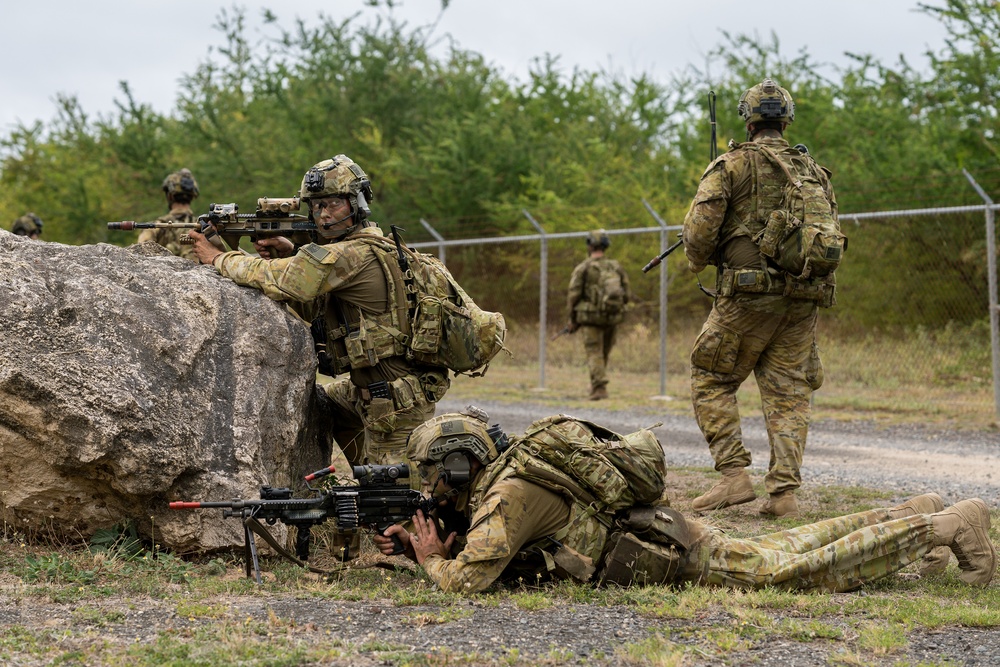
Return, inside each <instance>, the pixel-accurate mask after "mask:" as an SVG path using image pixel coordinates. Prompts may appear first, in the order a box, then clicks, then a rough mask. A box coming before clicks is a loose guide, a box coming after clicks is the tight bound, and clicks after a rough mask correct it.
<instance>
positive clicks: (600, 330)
mask: <svg viewBox="0 0 1000 667" xmlns="http://www.w3.org/2000/svg"><path fill="white" fill-rule="evenodd" d="M610 245H611V240H610V239H608V235H607V233H606V232H605V231H604V230H603V229H598V230H596V231H593V232H590V234H589V235H588V236H587V254H588V256H587V259H585V260H583V261H582V262H580V263H579V264H577V266H576V268H574V269H573V275H572V276H571V277H570V279H569V293H568V295H567V297H566V310H567V311H568V312H567V314H568V317H569V325H568V327H567V330H568V331H569V333H573V332H575V331H576V330H578V329H579V330H580V331H581V333H582V335H583V349H584V352H585V353H586V355H587V366H588V368H589V369H590V400H592V401H599V400H602V399H605V398H607V397H608V372H607V368H608V356H609V355H610V354H611V348H612V347H613V346H614V344H615V329H616V328H617V326H618V325H619V324H620V323H621V321H622V319H623V318H624V316H625V304H627V303H628V301H629V297H630V293H629V282H628V274H627V273H625V270H624V269H622V267H621V265H620V264H619V263H618V262H617V260H614V259H611V258H610V257H606V256H605V254H604V253H605V251H606V250H607V249H608V247H609V246H610Z"/></svg>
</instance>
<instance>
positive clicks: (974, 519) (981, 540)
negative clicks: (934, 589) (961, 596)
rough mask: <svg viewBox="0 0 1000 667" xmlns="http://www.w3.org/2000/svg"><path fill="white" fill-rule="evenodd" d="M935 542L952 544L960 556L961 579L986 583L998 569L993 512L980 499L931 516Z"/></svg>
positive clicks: (946, 544)
mask: <svg viewBox="0 0 1000 667" xmlns="http://www.w3.org/2000/svg"><path fill="white" fill-rule="evenodd" d="M931 528H932V530H933V532H934V544H935V545H944V546H948V547H951V550H952V552H954V554H955V557H956V558H958V568H959V569H960V570H961V572H960V573H959V575H958V578H959V579H961V580H962V581H964V582H965V583H967V584H972V585H973V586H986V585H987V584H989V583H990V581H991V580H992V579H993V573H994V572H995V571H996V569H997V552H996V549H995V548H994V547H993V544H992V543H991V542H990V538H989V530H990V511H989V509H988V508H987V507H986V503H984V502H983V501H982V500H980V499H979V498H973V499H972V500H962V501H959V502H957V503H955V504H954V505H952V506H951V507H949V508H948V509H946V510H944V511H943V512H938V513H937V514H932V515H931Z"/></svg>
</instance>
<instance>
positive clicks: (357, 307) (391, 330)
mask: <svg viewBox="0 0 1000 667" xmlns="http://www.w3.org/2000/svg"><path fill="white" fill-rule="evenodd" d="M363 235H378V236H381V235H382V232H381V230H380V229H379V228H378V227H360V228H359V229H358V230H357V231H355V232H353V233H352V234H350V235H348V236H346V237H345V238H344V239H343V240H339V241H338V242H336V243H330V244H327V245H317V244H309V245H306V246H304V247H302V248H301V249H300V250H299V251H298V252H297V253H296V254H295V255H294V256H292V257H288V258H283V259H274V260H264V259H260V258H257V257H251V256H247V255H243V254H242V253H238V252H229V253H224V254H222V255H219V256H218V257H217V258H216V259H215V261H214V266H215V268H216V269H217V270H218V271H219V273H220V274H222V275H223V276H226V277H228V278H230V279H232V280H233V281H235V282H237V283H239V284H240V285H248V286H250V287H256V288H257V289H259V290H261V291H263V292H264V294H266V295H267V296H268V297H270V298H272V299H274V300H276V301H291V302H292V303H293V304H294V306H295V308H296V310H297V311H298V312H299V314H300V315H302V317H303V319H305V320H306V321H307V322H311V321H313V320H314V319H316V318H317V317H322V318H323V321H324V323H325V327H326V331H327V336H328V340H327V350H328V352H330V356H331V359H332V363H333V369H334V374H339V373H343V372H348V373H349V374H350V376H349V378H344V379H340V380H335V381H334V382H332V383H330V384H327V385H325V387H324V389H325V391H326V393H327V395H328V396H329V397H330V399H331V400H332V401H333V406H334V407H333V410H334V412H335V420H334V421H335V423H336V424H337V431H336V432H335V433H334V435H335V437H336V439H337V442H338V444H339V445H340V446H341V448H342V449H343V450H344V453H345V454H346V455H347V457H348V459H350V460H351V462H352V463H361V462H363V461H368V462H370V463H380V464H388V463H400V462H402V461H405V450H406V440H407V437H408V436H409V434H410V432H411V431H412V430H413V429H414V428H415V427H416V426H417V425H419V424H421V423H422V422H424V421H426V420H427V419H429V418H431V417H432V416H433V415H434V409H435V403H436V402H437V401H438V400H440V399H441V397H442V396H443V395H444V393H445V392H446V391H447V389H448V387H449V384H450V383H449V380H448V375H447V370H446V369H443V368H422V367H416V366H414V365H413V364H411V363H410V362H408V361H407V360H406V357H405V351H406V349H405V347H404V346H403V344H402V342H401V341H400V340H399V338H398V335H399V333H400V332H399V330H398V326H394V324H397V325H398V322H397V321H396V320H395V319H394V318H397V317H398V313H394V312H392V311H393V309H392V308H391V307H390V306H391V304H392V303H395V301H393V300H392V299H395V298H396V297H395V296H394V294H395V293H394V292H393V290H395V289H396V286H394V285H392V284H391V281H390V279H389V277H388V276H389V274H388V273H387V272H386V271H385V270H384V269H383V267H382V265H381V263H380V260H379V258H378V256H377V254H376V252H375V251H374V250H373V249H372V246H371V245H370V244H368V243H366V242H364V241H363V240H359V237H361V236H363ZM403 306H404V307H405V304H403ZM381 382H384V383H386V384H387V385H388V386H387V390H388V393H389V398H379V397H377V396H372V391H373V390H374V389H375V387H373V385H376V387H378V386H379V385H378V384H377V383H381ZM376 393H378V392H377V390H376Z"/></svg>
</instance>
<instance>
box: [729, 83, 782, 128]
mask: <svg viewBox="0 0 1000 667" xmlns="http://www.w3.org/2000/svg"><path fill="white" fill-rule="evenodd" d="M736 113H738V114H739V115H740V118H742V119H743V122H744V123H746V124H750V123H760V122H762V121H778V122H781V123H791V122H792V121H794V120H795V101H794V100H793V99H792V96H791V95H789V94H788V91H787V90H785V89H784V88H782V87H781V86H779V85H778V84H777V82H775V81H774V80H773V79H764V80H763V81H761V82H760V83H758V84H757V85H756V86H754V87H753V88H750V89H749V90H747V91H746V92H744V93H743V94H742V95H741V96H740V103H739V104H738V105H737V107H736Z"/></svg>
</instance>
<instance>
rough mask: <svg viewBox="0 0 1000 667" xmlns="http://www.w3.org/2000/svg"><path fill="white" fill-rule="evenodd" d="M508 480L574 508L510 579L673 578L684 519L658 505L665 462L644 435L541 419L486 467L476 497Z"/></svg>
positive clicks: (683, 544) (529, 548)
mask: <svg viewBox="0 0 1000 667" xmlns="http://www.w3.org/2000/svg"><path fill="white" fill-rule="evenodd" d="M508 477H515V478H519V479H523V480H526V481H529V482H532V483H534V484H537V485H539V486H541V487H543V488H546V489H548V490H550V491H553V492H555V493H558V494H560V495H562V496H564V497H566V498H567V499H569V500H571V501H572V502H571V507H573V509H572V510H571V513H570V519H569V522H568V524H567V525H566V526H565V527H564V528H562V529H561V530H560V531H558V532H556V533H555V534H554V535H552V536H550V537H547V538H545V539H543V540H541V541H540V542H536V543H533V544H529V545H526V546H525V547H524V548H523V549H522V551H521V552H519V554H518V557H517V558H516V559H515V561H513V562H512V566H513V569H514V571H515V573H519V574H531V573H535V574H540V573H541V572H543V571H548V573H550V574H552V575H553V576H556V577H557V578H573V579H576V580H578V581H590V580H594V581H596V582H597V583H598V584H607V583H615V584H620V585H630V584H639V585H644V584H663V583H669V582H670V581H672V580H673V579H674V577H675V575H676V574H677V571H678V569H679V566H680V563H681V553H682V552H683V550H685V549H687V548H688V547H689V546H690V535H689V532H688V528H687V524H686V522H685V520H684V517H683V516H682V515H681V514H680V513H679V512H677V511H676V510H673V509H671V508H670V507H669V504H668V503H666V502H663V501H661V498H662V496H663V492H664V489H665V483H666V482H665V477H666V460H665V459H664V456H663V448H662V447H661V446H660V443H659V441H658V440H657V439H656V436H655V435H653V432H652V431H651V430H650V429H642V430H640V431H636V432H635V433H629V434H627V435H619V434H617V433H615V432H613V431H610V430H608V429H606V428H604V427H603V426H599V425H597V424H594V423H593V422H589V421H586V420H582V419H576V418H574V417H570V416H568V415H555V416H553V417H547V418H545V419H541V420H539V421H536V422H534V423H533V424H531V425H530V426H529V427H528V429H527V430H526V431H525V433H524V435H523V436H522V437H521V438H520V439H518V440H517V441H516V442H515V443H514V445H513V446H511V447H510V448H509V449H507V450H506V451H505V452H504V453H503V454H502V455H501V457H500V458H499V459H498V460H497V461H495V462H494V463H492V464H491V465H490V467H489V468H487V472H486V478H485V479H484V481H483V482H482V483H481V485H480V486H479V489H480V492H479V493H481V494H482V493H485V492H486V491H488V490H489V488H491V487H492V486H493V485H494V484H495V483H497V482H498V481H500V480H502V479H505V478H508ZM479 500H481V498H474V499H473V500H472V505H473V506H477V505H478V502H479ZM593 520H596V522H597V524H595V523H594V521H593ZM596 525H599V526H601V528H600V529H599V530H595V527H596ZM567 538H571V539H567ZM567 542H572V543H574V544H575V546H576V549H579V550H580V551H577V550H576V549H574V548H570V546H569V545H568V544H567Z"/></svg>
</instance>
